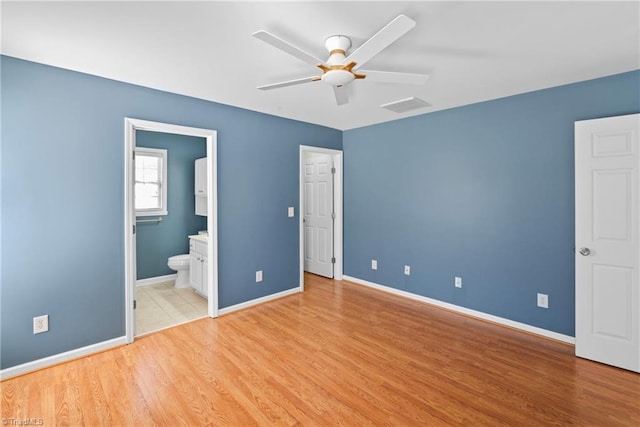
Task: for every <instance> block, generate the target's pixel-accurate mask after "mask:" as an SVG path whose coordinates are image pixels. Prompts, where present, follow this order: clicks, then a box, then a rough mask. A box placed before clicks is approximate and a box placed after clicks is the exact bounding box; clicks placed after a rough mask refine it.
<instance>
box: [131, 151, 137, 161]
mask: <svg viewBox="0 0 640 427" xmlns="http://www.w3.org/2000/svg"><path fill="white" fill-rule="evenodd" d="M131 153H132V154H133V161H135V160H136V150H133V151H132V152H131Z"/></svg>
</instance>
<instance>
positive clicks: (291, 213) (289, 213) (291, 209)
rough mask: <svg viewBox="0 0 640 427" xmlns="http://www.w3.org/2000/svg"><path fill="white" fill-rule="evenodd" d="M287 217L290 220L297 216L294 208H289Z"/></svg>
mask: <svg viewBox="0 0 640 427" xmlns="http://www.w3.org/2000/svg"><path fill="white" fill-rule="evenodd" d="M287 215H289V218H293V216H294V215H295V210H294V209H293V206H289V208H288V209H287Z"/></svg>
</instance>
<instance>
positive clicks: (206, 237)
mask: <svg viewBox="0 0 640 427" xmlns="http://www.w3.org/2000/svg"><path fill="white" fill-rule="evenodd" d="M189 238H190V239H193V240H198V241H199V242H203V243H207V241H208V240H209V235H207V234H194V235H193V236H189Z"/></svg>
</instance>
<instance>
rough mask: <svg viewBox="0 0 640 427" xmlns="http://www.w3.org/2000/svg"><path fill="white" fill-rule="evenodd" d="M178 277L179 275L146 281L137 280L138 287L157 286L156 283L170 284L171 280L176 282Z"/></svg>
mask: <svg viewBox="0 0 640 427" xmlns="http://www.w3.org/2000/svg"><path fill="white" fill-rule="evenodd" d="M177 277H178V275H177V274H167V275H164V276H156V277H147V278H146V279H139V280H136V287H138V286H149V285H155V284H156V283H162V282H168V281H169V280H175V279H176V278H177Z"/></svg>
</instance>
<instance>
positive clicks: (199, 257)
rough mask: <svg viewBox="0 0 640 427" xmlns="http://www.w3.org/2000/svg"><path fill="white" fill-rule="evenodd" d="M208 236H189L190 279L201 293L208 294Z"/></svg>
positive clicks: (192, 284)
mask: <svg viewBox="0 0 640 427" xmlns="http://www.w3.org/2000/svg"><path fill="white" fill-rule="evenodd" d="M208 266H209V263H208V260H207V237H206V236H200V235H197V236H189V280H190V282H191V286H192V287H193V288H194V289H195V290H196V292H198V293H199V294H201V295H204V296H205V297H207V296H208V290H209V289H208V286H207V282H208V279H209V275H208Z"/></svg>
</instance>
